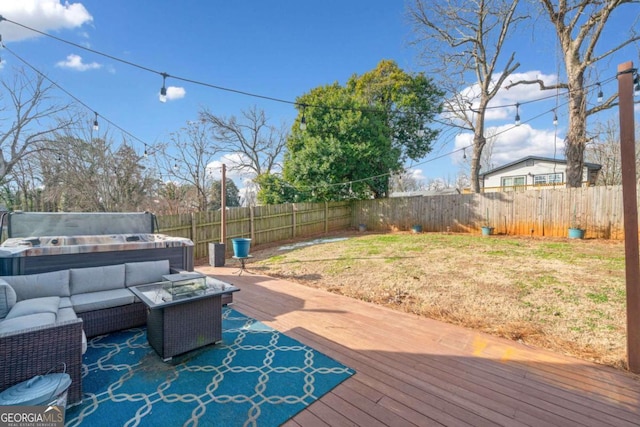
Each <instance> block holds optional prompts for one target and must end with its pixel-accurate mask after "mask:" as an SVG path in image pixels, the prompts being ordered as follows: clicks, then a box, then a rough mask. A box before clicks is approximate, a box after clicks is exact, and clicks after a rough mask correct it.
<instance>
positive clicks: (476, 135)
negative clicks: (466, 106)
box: [471, 98, 489, 193]
mask: <svg viewBox="0 0 640 427" xmlns="http://www.w3.org/2000/svg"><path fill="white" fill-rule="evenodd" d="M488 103H489V100H488V99H487V98H483V99H481V101H480V107H479V109H478V111H477V112H476V125H475V127H474V129H473V155H472V157H471V191H472V192H473V193H480V165H481V160H482V150H483V149H484V146H485V145H486V144H487V139H486V138H485V136H484V116H485V114H484V112H485V111H486V108H487V104H488Z"/></svg>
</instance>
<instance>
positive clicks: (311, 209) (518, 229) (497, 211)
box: [158, 186, 624, 258]
mask: <svg viewBox="0 0 640 427" xmlns="http://www.w3.org/2000/svg"><path fill="white" fill-rule="evenodd" d="M359 224H365V225H366V227H367V229H368V230H373V231H389V230H409V229H411V227H412V226H413V225H415V224H419V225H421V226H422V230H423V231H440V232H443V231H451V232H468V233H473V232H479V231H480V228H481V227H482V226H484V225H488V226H491V227H494V233H496V234H510V235H533V236H551V237H566V236H567V230H568V228H569V227H571V226H574V225H575V226H578V227H580V228H584V229H586V236H587V237H588V238H599V239H615V240H621V239H623V238H624V226H623V217H622V187H621V186H613V187H603V186H598V187H584V188H552V189H539V190H520V191H509V192H499V193H483V194H454V195H438V196H417V197H403V198H389V199H376V200H358V201H346V202H328V203H294V204H283V205H269V206H257V207H251V208H230V209H228V211H227V241H226V242H225V249H226V250H227V252H228V253H230V251H231V248H232V244H231V239H233V238H236V237H248V238H251V245H252V246H255V245H261V244H265V243H271V242H278V241H283V240H287V239H291V238H295V237H306V236H313V235H317V234H320V233H326V232H330V231H339V230H346V229H349V228H354V227H357V226H358V225H359ZM158 225H159V230H160V232H161V233H164V234H168V235H171V236H180V237H187V238H189V239H191V240H192V241H193V242H194V244H195V246H196V247H195V256H196V258H203V257H207V256H208V250H209V248H208V245H209V243H219V242H220V212H219V211H215V212H199V213H193V214H182V215H168V216H158Z"/></svg>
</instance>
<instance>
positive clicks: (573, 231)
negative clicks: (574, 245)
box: [569, 228, 585, 239]
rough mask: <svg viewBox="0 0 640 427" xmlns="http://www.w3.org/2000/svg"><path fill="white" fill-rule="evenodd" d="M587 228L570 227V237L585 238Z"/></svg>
mask: <svg viewBox="0 0 640 427" xmlns="http://www.w3.org/2000/svg"><path fill="white" fill-rule="evenodd" d="M584 233H585V230H584V229H582V228H570V229H569V238H570V239H584Z"/></svg>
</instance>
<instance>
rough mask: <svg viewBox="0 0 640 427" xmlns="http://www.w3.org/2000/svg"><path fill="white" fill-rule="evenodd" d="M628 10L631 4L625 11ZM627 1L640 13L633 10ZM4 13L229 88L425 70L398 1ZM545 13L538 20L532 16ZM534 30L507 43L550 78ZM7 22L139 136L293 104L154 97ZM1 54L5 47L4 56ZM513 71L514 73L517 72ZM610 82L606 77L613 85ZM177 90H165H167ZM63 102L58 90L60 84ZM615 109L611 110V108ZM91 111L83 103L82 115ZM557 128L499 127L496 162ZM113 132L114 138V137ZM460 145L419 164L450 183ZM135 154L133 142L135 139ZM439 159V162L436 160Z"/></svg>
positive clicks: (615, 34) (20, 45)
mask: <svg viewBox="0 0 640 427" xmlns="http://www.w3.org/2000/svg"><path fill="white" fill-rule="evenodd" d="M634 8H635V9H634ZM622 10H623V11H625V12H623V13H618V14H616V15H615V16H614V18H615V21H614V24H615V25H611V26H610V30H609V31H608V32H607V33H606V34H605V37H604V38H603V40H602V45H603V46H605V45H607V44H611V43H613V42H615V41H616V40H620V39H621V38H623V37H627V36H628V34H629V32H630V29H631V27H632V26H633V25H634V20H635V19H636V17H637V15H638V14H639V13H638V12H640V7H638V6H637V5H635V6H629V7H626V8H623V9H622ZM634 10H635V11H634ZM0 14H2V15H3V16H5V17H6V18H8V19H11V20H13V21H16V22H20V23H23V24H25V25H28V26H30V27H35V28H38V29H41V30H42V31H45V32H47V33H50V34H54V35H56V36H57V37H60V38H63V39H65V40H69V41H72V42H74V43H78V44H82V45H85V46H88V47H90V48H92V49H95V50H98V51H101V52H104V53H107V54H109V55H112V56H114V57H118V58H121V59H124V60H127V61H130V62H133V63H136V64H140V65H143V66H145V67H148V68H151V69H154V70H158V71H162V72H166V73H168V74H169V75H177V76H181V77H186V78H190V79H193V80H198V81H203V82H207V83H210V84H213V85H217V86H222V87H227V88H232V89H236V90H241V91H246V92H252V93H257V94H261V95H265V96H270V97H275V98H280V99H285V100H290V101H294V100H295V98H296V97H297V96H299V95H301V94H303V93H305V92H307V91H309V90H310V89H312V88H314V87H316V86H319V85H324V84H329V83H333V82H335V81H338V82H340V83H344V82H345V81H346V80H347V79H348V78H349V77H350V76H351V75H352V74H354V73H357V74H362V73H364V72H367V71H369V70H371V69H373V68H374V67H375V66H376V64H377V63H378V62H379V61H380V60H381V59H393V60H395V61H396V62H397V63H398V64H399V65H400V67H402V68H403V69H405V70H406V71H411V72H414V71H424V69H423V68H421V66H420V64H419V61H418V59H417V53H418V52H417V51H416V50H415V49H414V48H411V47H410V46H409V45H408V41H409V40H410V39H411V37H412V33H411V27H410V25H409V23H408V21H407V19H406V18H405V2H403V1H400V0H398V1H389V0H386V1H385V0H349V1H345V0H323V1H316V2H305V1H302V2H300V1H293V0H288V1H286V0H281V1H275V0H271V1H267V0H263V1H258V0H255V1H221V0H211V1H193V0H191V1H190V0H185V1H182V2H175V1H166V0H161V1H160V0H155V1H129V0H110V1H103V0H82V1H77V2H73V1H70V2H69V3H67V4H65V3H64V2H63V3H60V1H59V0H39V1H37V0H21V1H19V2H18V1H15V0H0ZM539 21H543V20H539ZM536 25H537V28H536V33H535V35H534V36H532V35H531V34H532V33H531V31H530V29H523V30H521V34H520V35H519V36H518V37H514V38H513V39H512V40H511V42H510V44H509V46H510V49H515V50H517V59H518V60H519V61H520V62H521V64H522V65H521V67H520V68H519V70H518V72H519V73H521V74H522V75H523V76H527V77H531V76H544V78H545V79H548V80H553V79H555V78H556V76H555V74H556V70H557V61H556V59H555V45H554V38H553V37H552V36H550V35H549V34H548V32H546V31H544V28H543V27H542V23H540V22H538V23H537V24H536ZM17 30H18V29H17V28H16V27H15V26H14V25H13V24H10V23H7V22H2V23H0V34H2V36H3V41H4V42H5V44H6V45H7V46H8V47H9V48H11V49H12V50H13V51H15V52H16V53H17V54H18V55H20V56H21V57H22V58H24V59H26V60H27V61H28V62H29V63H30V64H31V65H33V66H34V67H36V68H37V69H38V70H40V71H41V72H43V73H45V74H46V75H47V76H49V77H50V78H51V79H52V80H54V81H55V82H57V83H58V84H60V85H61V86H62V87H63V88H64V89H66V90H67V91H69V92H71V93H72V94H73V95H75V96H76V97H78V98H80V99H81V100H82V101H83V102H84V103H86V104H87V105H89V106H90V107H91V108H92V109H93V110H95V111H97V112H98V113H99V114H100V116H102V117H106V118H108V119H109V120H110V121H112V122H114V123H116V124H117V125H118V126H120V127H122V128H124V129H126V130H127V131H129V132H130V133H132V134H133V135H135V136H137V137H138V138H140V139H141V140H143V141H145V142H147V143H148V144H154V143H157V142H161V141H166V140H168V137H169V134H170V133H171V132H175V131H177V130H178V129H179V128H180V127H182V126H184V125H185V123H186V122H187V121H188V120H193V119H195V118H197V115H198V111H199V109H200V108H201V107H208V108H209V109H210V110H211V111H212V112H213V113H214V114H221V115H226V116H229V115H239V114H240V112H241V110H243V109H248V108H250V107H251V106H253V105H256V106H257V107H259V108H262V109H264V110H265V111H266V113H267V114H268V116H269V117H270V118H271V121H272V123H273V124H274V125H279V124H280V123H281V122H285V123H288V124H291V123H292V122H293V119H294V118H295V116H296V113H297V112H296V110H295V108H294V107H293V106H292V105H288V104H284V103H279V102H273V101H268V100H262V99H257V98H251V97H247V96H243V95H239V94H234V93H229V92H225V91H220V90H215V89H210V88H205V87H201V86H197V85H193V84H189V83H184V82H180V81H175V80H172V79H171V78H169V79H168V80H167V86H174V87H176V88H177V89H175V93H176V94H177V96H176V98H175V99H170V100H169V101H168V102H167V103H165V104H163V103H160V102H158V91H159V89H160V87H161V85H162V78H161V77H160V76H158V75H156V74H152V73H149V72H147V71H143V70H140V69H137V68H134V67H131V66H128V65H125V64H122V63H119V62H117V61H114V60H112V59H109V58H105V57H102V56H98V55H94V54H91V53H90V52H87V51H83V50H82V49H79V48H76V47H73V46H70V45H67V44H64V43H61V42H58V41H55V40H53V39H51V38H48V37H42V36H39V37H35V36H34V35H33V34H31V33H29V32H26V31H20V32H18V31H17ZM0 53H1V52H0ZM638 56H639V55H638V47H635V46H633V47H630V48H628V49H625V50H624V51H622V52H621V53H620V54H618V55H616V56H614V57H612V59H611V60H609V61H607V62H606V63H605V64H603V66H602V67H600V69H599V73H600V74H599V77H598V78H599V79H601V80H605V79H607V78H610V77H613V76H615V73H616V67H617V65H618V63H620V62H624V61H627V60H633V61H634V63H635V65H636V66H637V64H638V62H640V59H639V58H638ZM2 60H3V62H2V69H1V70H0V73H2V74H3V75H7V74H8V73H12V72H13V67H15V66H19V65H20V64H19V61H17V60H16V59H15V58H14V57H12V56H11V55H10V54H8V53H4V54H2ZM516 77H517V76H514V80H515V79H516ZM616 89H617V82H615V81H613V82H611V83H609V84H608V85H607V86H603V90H604V91H605V92H606V93H610V92H612V91H616ZM173 91H174V90H173V89H172V90H170V95H171V94H173V93H174V92H173ZM59 96H60V98H61V99H65V98H66V95H65V94H63V93H60V94H59ZM546 96H549V93H548V92H545V93H540V91H538V90H537V88H536V87H533V86H529V87H524V86H523V87H519V88H514V89H512V90H511V91H509V92H508V93H507V92H504V93H502V94H501V95H500V96H499V97H498V99H496V100H495V104H494V105H506V104H513V103H515V102H520V103H522V102H526V101H528V100H531V99H535V98H539V97H546ZM554 102H555V100H550V101H545V102H537V103H533V104H525V105H523V106H522V107H521V108H520V115H521V116H522V119H523V120H524V121H526V120H527V118H528V117H533V116H535V115H536V114H538V113H539V112H541V111H549V110H550V109H551V108H553V103H554ZM612 114H613V113H612ZM514 115H515V111H514V109H513V108H512V107H510V108H504V109H500V110H494V115H493V116H492V117H491V121H490V122H489V123H488V124H489V126H493V127H496V129H497V130H504V129H506V128H510V127H511V126H512V123H513V116H514ZM90 116H91V117H90V119H91V120H92V119H93V117H92V113H90ZM558 116H559V121H560V124H559V125H558V129H557V133H556V130H555V128H554V126H553V125H552V123H551V122H552V114H551V113H549V114H547V115H546V116H543V117H541V118H540V119H537V120H535V121H532V122H530V123H525V124H524V125H522V126H520V127H518V128H516V129H513V130H510V131H508V132H505V133H504V134H502V136H501V139H500V140H499V141H498V143H497V145H496V148H495V149H494V152H495V162H496V163H498V164H502V163H507V162H509V161H513V160H516V159H517V158H519V157H523V156H525V155H529V154H535V155H545V156H553V155H554V154H553V153H554V149H553V146H554V141H555V143H556V147H557V150H556V156H557V157H562V154H561V149H562V146H563V145H562V138H563V136H564V135H563V132H564V130H565V129H566V128H564V127H563V123H565V122H563V117H564V116H565V114H564V112H563V111H562V110H559V111H558ZM114 135H115V139H116V140H119V136H118V134H117V132H116V133H114ZM468 143H469V139H468V136H465V135H456V132H451V131H448V132H445V133H444V134H443V138H441V140H440V141H439V142H438V144H437V147H436V149H435V150H434V152H433V153H432V154H430V155H428V156H427V157H426V158H425V159H423V160H422V161H421V163H422V164H421V165H420V166H418V167H417V168H416V176H418V177H421V178H424V179H434V178H448V179H453V178H454V177H455V176H456V174H457V173H458V171H459V170H460V167H461V166H460V161H461V153H460V152H458V153H456V154H453V155H446V154H447V153H449V152H451V151H453V150H456V149H458V148H461V147H463V146H465V145H467V144H468ZM134 146H137V147H138V148H139V150H140V152H142V150H143V146H142V144H139V143H135V142H134ZM439 156H442V157H441V158H440V159H438V160H432V159H433V158H435V157H439Z"/></svg>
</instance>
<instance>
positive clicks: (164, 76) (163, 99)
mask: <svg viewBox="0 0 640 427" xmlns="http://www.w3.org/2000/svg"><path fill="white" fill-rule="evenodd" d="M161 75H162V87H161V88H160V95H159V96H158V99H159V100H160V102H167V87H166V86H165V83H166V81H167V77H169V75H168V74H167V73H162V74H161Z"/></svg>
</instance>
